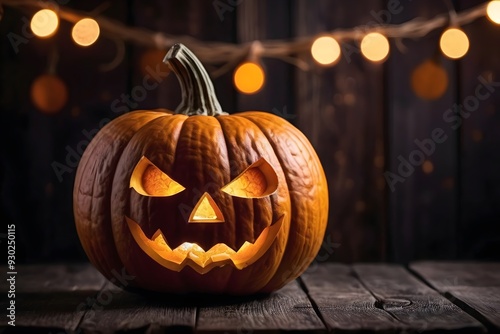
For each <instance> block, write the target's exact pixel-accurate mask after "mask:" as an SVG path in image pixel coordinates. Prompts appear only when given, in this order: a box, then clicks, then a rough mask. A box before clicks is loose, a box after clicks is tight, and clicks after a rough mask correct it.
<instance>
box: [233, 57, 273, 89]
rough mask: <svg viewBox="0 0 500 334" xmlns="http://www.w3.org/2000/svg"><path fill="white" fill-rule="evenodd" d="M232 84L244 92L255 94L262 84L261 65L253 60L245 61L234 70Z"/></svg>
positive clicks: (262, 73)
mask: <svg viewBox="0 0 500 334" xmlns="http://www.w3.org/2000/svg"><path fill="white" fill-rule="evenodd" d="M233 79H234V85H235V86H236V88H237V89H238V90H239V91H240V92H242V93H244V94H255V93H257V92H258V91H259V90H261V89H262V87H263V86H264V81H265V75H264V70H263V69H262V67H261V66H260V65H259V64H257V63H254V62H245V63H243V64H241V65H240V66H238V68H237V69H236V71H234V78H233Z"/></svg>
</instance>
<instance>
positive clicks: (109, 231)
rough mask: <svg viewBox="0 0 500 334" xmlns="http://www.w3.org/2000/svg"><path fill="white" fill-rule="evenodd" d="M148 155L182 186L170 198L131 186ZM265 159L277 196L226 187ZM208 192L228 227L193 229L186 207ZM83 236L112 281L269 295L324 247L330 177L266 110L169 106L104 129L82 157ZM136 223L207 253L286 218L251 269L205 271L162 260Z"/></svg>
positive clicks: (78, 208)
mask: <svg viewBox="0 0 500 334" xmlns="http://www.w3.org/2000/svg"><path fill="white" fill-rule="evenodd" d="M142 157H147V158H148V159H149V160H151V161H153V162H154V164H155V165H156V166H157V167H158V168H159V169H160V170H162V171H163V172H165V173H166V174H168V175H169V176H170V177H172V178H173V179H174V180H176V181H177V182H179V183H180V184H181V185H182V186H183V187H185V190H184V191H182V192H181V193H179V194H177V195H175V196H170V197H147V196H141V195H140V194H138V193H137V192H136V191H135V190H134V189H132V188H130V178H131V175H132V173H133V170H134V167H135V166H136V164H137V162H138V161H139V160H140V159H141V158H142ZM259 158H264V159H265V160H266V161H267V162H269V164H270V165H271V166H272V167H273V168H274V171H275V172H276V174H277V177H278V186H277V189H276V191H275V192H274V193H273V194H271V195H270V196H267V197H263V198H258V199H248V198H239V197H234V196H231V195H229V194H227V193H224V192H222V191H220V189H221V188H222V187H223V186H224V185H226V184H227V183H228V182H230V181H231V180H233V179H234V178H235V177H236V176H238V175H239V174H240V173H241V172H242V171H243V170H245V168H247V167H248V166H249V165H251V164H252V163H253V162H255V161H256V160H258V159H259ZM204 192H208V193H209V194H210V195H211V196H212V198H213V199H214V201H215V202H216V203H217V205H218V207H219V208H220V210H221V211H222V213H223V215H224V217H225V220H226V221H225V222H224V223H221V224H187V223H186V216H185V214H183V211H189V210H191V208H192V207H193V206H194V205H195V204H196V202H197V201H198V199H199V198H200V196H201V195H200V194H202V193H204ZM73 197H74V215H75V221H76V227H77V231H78V235H79V237H80V240H81V242H82V245H83V248H84V250H85V252H86V253H87V255H88V257H89V259H90V261H91V262H92V263H93V264H94V265H95V266H96V268H97V269H98V270H99V271H100V272H101V273H102V274H103V275H104V276H106V277H107V278H108V279H110V280H112V281H113V277H114V275H115V274H114V272H118V273H121V272H122V271H123V269H124V270H125V271H126V272H127V273H129V274H130V275H132V276H134V277H135V278H134V279H133V280H131V281H130V284H129V285H128V287H139V288H142V289H146V290H153V291H159V292H169V293H183V292H206V293H225V294H233V295H243V294H253V293H257V292H271V291H273V290H276V289H278V288H280V287H282V286H283V285H285V284H286V283H287V282H289V281H291V280H293V279H295V278H296V277H298V276H299V275H300V274H301V273H302V272H303V271H304V270H305V269H306V268H307V266H308V265H309V264H310V263H311V262H312V260H313V259H314V257H315V256H316V254H317V252H318V251H319V248H320V246H321V243H322V240H323V236H324V233H325V229H326V224H327V215H328V192H327V184H326V178H325V175H324V172H323V169H322V167H321V164H320V162H319V159H318V157H317V155H316V153H315V152H314V149H313V148H312V146H311V144H310V143H309V141H308V140H307V139H306V137H305V136H304V135H303V134H302V133H301V132H300V131H299V130H297V129H296V128H295V127H293V126H292V125H291V124H289V123H288V122H287V121H285V120H283V119H282V118H280V117H277V116H275V115H272V114H269V113H265V112H257V111H252V112H242V113H237V114H233V115H225V114H219V115H215V116H207V115H193V116H188V115H184V114H176V113H174V112H172V111H168V110H155V111H146V110H141V111H135V112H131V113H129V114H126V115H123V116H121V117H119V118H117V119H115V120H114V121H112V122H110V123H109V124H108V125H106V126H105V127H104V128H103V129H102V130H101V131H100V132H99V133H98V134H97V135H96V137H95V138H94V139H93V140H92V142H91V143H90V145H89V146H88V148H87V149H86V151H85V153H84V154H83V156H82V159H81V161H80V164H79V167H78V170H77V175H76V179H75V187H74V194H73ZM125 217H129V218H131V219H133V220H134V221H135V222H137V224H139V225H140V227H141V229H142V230H143V231H144V233H145V234H146V235H147V236H148V237H151V236H152V235H153V234H154V233H155V231H157V230H158V229H161V231H162V232H163V234H164V235H165V237H166V239H167V240H168V243H169V244H171V245H173V246H177V245H179V244H181V243H182V242H184V241H188V242H195V243H196V244H198V245H200V246H201V247H203V248H204V249H209V248H210V247H211V246H213V245H215V244H217V243H225V244H226V245H228V246H230V247H231V248H233V249H238V248H239V247H240V246H241V245H242V244H243V243H244V242H245V241H249V242H254V241H255V239H256V238H257V236H258V235H259V234H260V233H261V232H262V230H263V229H264V228H266V227H267V226H269V225H271V224H273V223H274V222H276V221H277V220H278V219H280V217H283V222H282V225H281V228H280V230H279V232H278V234H277V236H276V238H275V239H274V241H273V243H272V244H271V246H270V248H269V249H268V250H267V251H266V252H265V253H264V254H263V255H262V256H261V257H260V258H259V259H258V260H257V261H256V262H255V263H253V264H251V265H249V266H247V267H245V268H243V269H237V268H235V267H234V266H232V265H224V266H222V267H215V268H213V269H212V270H210V271H209V272H207V273H204V274H200V273H198V272H197V271H195V270H194V269H193V268H191V267H190V266H185V267H184V268H183V269H182V270H180V271H173V270H170V269H167V268H165V267H163V266H161V265H160V264H158V263H157V262H155V261H154V260H153V259H152V258H151V257H150V256H149V255H148V254H146V253H145V252H144V251H143V250H142V249H141V248H140V247H139V245H138V244H137V242H136V241H135V240H134V237H133V236H132V235H131V231H130V230H129V228H128V225H127V223H126V221H125Z"/></svg>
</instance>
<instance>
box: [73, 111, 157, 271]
mask: <svg viewBox="0 0 500 334" xmlns="http://www.w3.org/2000/svg"><path fill="white" fill-rule="evenodd" d="M135 113H137V112H133V113H131V114H135ZM131 114H127V116H126V115H123V116H121V117H123V118H122V120H123V121H126V118H127V117H130V116H128V115H131ZM134 116H135V115H134ZM153 119H155V118H153ZM148 122H149V121H148ZM113 125H114V127H115V128H117V129H118V128H120V127H121V126H123V125H121V124H120V123H117V124H113ZM110 126H111V124H110ZM101 131H104V132H103V133H102V134H101V135H103V134H106V131H109V130H108V127H107V126H105V127H103V129H101ZM96 136H99V134H97V135H96ZM96 139H99V138H96ZM99 142H100V141H95V145H94V146H93V147H89V148H91V149H92V151H91V152H90V151H89V152H88V153H87V151H85V152H84V156H85V161H84V163H85V165H84V167H83V168H81V166H79V167H78V170H82V172H83V171H85V170H87V167H88V166H89V163H91V162H94V166H95V165H96V164H97V163H98V162H96V161H95V160H93V159H89V158H87V157H91V156H93V155H94V153H95V151H96V150H97V149H99ZM125 146H126V145H124V147H125ZM117 161H118V160H117ZM78 170H77V175H78V180H75V182H76V181H78V182H79V184H78V189H80V185H81V180H82V177H81V175H80V174H79V173H78ZM112 170H113V174H114V171H115V170H116V165H115V167H114V168H112ZM94 188H95V182H92V189H91V191H90V197H91V200H90V208H91V209H90V210H89V213H90V214H89V216H88V218H89V221H90V223H91V224H92V218H93V217H92V212H93V210H92V208H93V207H94V199H95V197H94ZM75 189H76V184H75ZM79 192H80V191H79ZM82 194H83V193H82ZM79 196H81V195H79ZM110 196H111V191H110ZM110 203H111V198H110ZM108 218H109V221H108V222H109V224H111V214H110V216H109V217H108ZM77 229H78V228H77ZM90 231H91V232H92V235H93V233H95V230H94V229H91V230H90ZM109 232H110V234H111V235H112V234H113V231H112V227H111V225H110V226H109ZM92 239H93V238H92ZM102 247H103V244H102V243H99V242H98V243H97V247H96V243H92V246H90V247H88V248H86V249H85V251H86V252H87V251H89V252H91V253H92V254H93V255H92V256H93V257H92V258H94V259H95V260H96V261H97V262H98V264H99V266H98V268H99V269H101V270H102V272H103V273H105V274H106V275H107V276H109V277H111V274H110V269H104V268H114V267H115V266H114V265H111V266H110V265H109V261H108V258H107V257H105V256H102V255H100V254H105V253H106V252H103V248H102ZM110 252H112V253H113V254H114V258H113V261H112V262H114V261H115V260H116V261H119V262H120V266H121V267H123V263H122V261H121V259H120V256H119V254H118V251H117V250H116V249H113V250H111V251H110ZM96 254H99V255H98V256H96ZM103 264H104V266H103Z"/></svg>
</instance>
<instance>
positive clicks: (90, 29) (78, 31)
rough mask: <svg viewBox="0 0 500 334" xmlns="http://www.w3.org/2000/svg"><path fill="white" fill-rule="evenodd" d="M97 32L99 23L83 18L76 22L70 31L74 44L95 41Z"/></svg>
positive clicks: (98, 31)
mask: <svg viewBox="0 0 500 334" xmlns="http://www.w3.org/2000/svg"><path fill="white" fill-rule="evenodd" d="M99 33H100V29H99V24H98V23H97V22H96V20H94V19H91V18H85V19H81V20H80V21H78V22H76V24H75V26H74V27H73V30H72V31H71V37H73V40H74V41H75V43H76V44H78V45H81V46H89V45H92V44H94V43H95V41H97V38H98V37H99Z"/></svg>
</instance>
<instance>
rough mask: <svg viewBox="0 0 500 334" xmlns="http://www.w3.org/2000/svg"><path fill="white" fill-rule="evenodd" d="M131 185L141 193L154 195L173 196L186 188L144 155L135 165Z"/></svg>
mask: <svg viewBox="0 0 500 334" xmlns="http://www.w3.org/2000/svg"><path fill="white" fill-rule="evenodd" d="M130 187H131V188H134V189H135V191H137V192H138V193H139V194H141V195H144V196H153V197H165V196H172V195H175V194H178V193H180V192H181V191H183V190H184V189H186V188H184V187H183V186H182V185H180V184H179V183H178V182H176V181H175V180H173V179H172V178H171V177H170V176H168V175H167V174H166V173H164V172H163V171H161V170H160V169H159V168H158V167H156V166H155V165H154V164H153V163H152V162H151V161H150V160H149V159H148V158H146V157H142V158H141V160H139V162H138V163H137V165H136V166H135V168H134V171H133V172H132V177H131V178H130Z"/></svg>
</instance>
